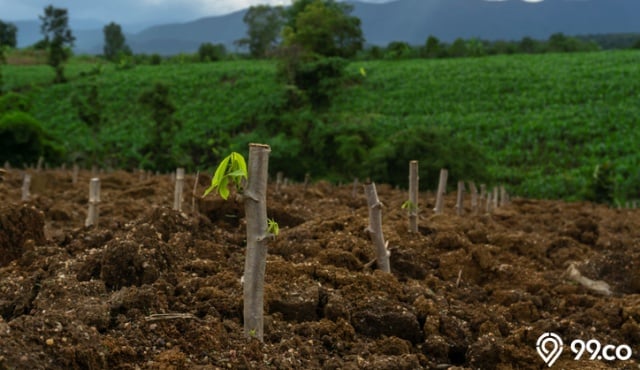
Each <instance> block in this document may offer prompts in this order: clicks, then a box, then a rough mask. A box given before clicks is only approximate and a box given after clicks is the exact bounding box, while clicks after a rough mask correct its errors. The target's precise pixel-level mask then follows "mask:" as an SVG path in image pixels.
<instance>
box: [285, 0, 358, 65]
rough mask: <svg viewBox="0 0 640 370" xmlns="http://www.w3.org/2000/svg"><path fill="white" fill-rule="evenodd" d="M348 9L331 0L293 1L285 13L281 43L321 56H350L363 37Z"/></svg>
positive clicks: (356, 20)
mask: <svg viewBox="0 0 640 370" xmlns="http://www.w3.org/2000/svg"><path fill="white" fill-rule="evenodd" d="M352 10H353V7H352V6H351V5H349V4H346V3H337V2H335V1H334V0H312V1H307V0H298V1H295V2H294V3H293V5H292V6H291V8H290V9H289V11H288V12H287V17H288V22H287V26H285V28H284V31H283V35H284V44H285V45H286V46H293V45H295V46H298V47H300V48H301V49H302V50H304V51H305V52H306V53H311V54H319V55H322V56H325V57H343V58H350V57H353V56H355V55H356V53H357V52H358V51H360V50H362V45H363V44H364V37H363V35H362V30H361V28H360V19H359V18H358V17H354V16H351V15H350V13H351V11H352Z"/></svg>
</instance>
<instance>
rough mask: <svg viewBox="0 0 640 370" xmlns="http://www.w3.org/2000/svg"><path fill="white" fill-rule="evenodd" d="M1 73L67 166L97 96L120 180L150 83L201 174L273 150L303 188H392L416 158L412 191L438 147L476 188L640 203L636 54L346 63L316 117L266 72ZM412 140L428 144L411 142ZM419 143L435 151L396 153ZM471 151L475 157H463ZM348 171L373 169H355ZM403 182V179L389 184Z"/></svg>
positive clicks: (82, 142) (265, 68) (271, 69)
mask: <svg viewBox="0 0 640 370" xmlns="http://www.w3.org/2000/svg"><path fill="white" fill-rule="evenodd" d="M3 68H4V69H5V73H4V75H5V76H6V77H5V83H6V84H7V85H8V86H7V87H9V88H15V87H21V88H22V89H23V90H25V87H30V88H28V89H26V91H28V94H30V95H31V97H32V101H33V108H32V112H31V113H32V114H33V115H34V116H35V117H36V118H37V119H38V120H40V121H41V122H42V123H43V124H44V126H45V127H46V128H47V129H48V130H49V131H50V132H51V133H52V134H54V136H56V137H57V138H59V139H60V140H61V141H62V142H63V144H64V147H65V149H66V153H67V156H68V157H69V158H66V160H72V159H74V158H78V157H81V156H82V153H84V152H86V151H87V150H88V148H87V146H89V145H91V144H88V143H90V142H91V140H88V138H89V136H90V132H89V129H88V128H86V127H85V126H84V125H83V124H82V123H81V121H80V120H79V119H78V117H77V112H76V111H75V109H73V107H72V104H71V99H70V96H71V95H72V94H73V93H74V91H76V90H77V89H78V88H79V86H80V85H83V84H87V83H95V84H96V85H97V86H98V89H99V95H100V98H101V100H102V101H103V102H104V115H105V117H106V123H105V124H104V125H103V127H102V128H101V132H100V141H101V144H100V145H101V146H102V147H103V149H104V150H105V151H108V152H109V153H110V160H111V162H110V163H112V164H115V165H126V166H130V167H132V166H135V165H136V163H137V161H139V160H141V157H142V154H140V153H139V151H140V149H141V148H142V147H143V146H144V145H145V140H147V136H148V135H147V132H149V129H150V127H151V125H152V120H151V118H150V115H149V113H148V112H147V111H145V109H144V108H143V107H141V106H140V105H139V104H135V101H136V99H137V97H138V96H139V95H140V94H141V92H142V91H144V90H145V89H147V88H149V86H151V85H152V84H153V83H155V82H156V81H163V82H165V83H168V84H169V86H170V88H171V98H172V99H173V101H174V103H175V105H176V106H177V107H178V111H177V113H176V118H177V119H178V120H179V121H181V122H182V124H183V126H182V130H181V131H180V132H179V133H178V134H177V135H176V137H175V141H176V148H177V149H175V150H176V156H183V157H185V158H188V161H187V162H189V163H186V165H187V167H189V166H191V167H199V168H202V169H205V168H210V167H212V166H214V165H215V164H216V163H215V162H216V161H217V160H218V159H219V158H221V157H222V156H224V155H226V154H227V153H228V151H230V150H238V151H242V150H245V148H246V144H247V142H250V141H260V142H266V143H269V144H270V145H271V146H272V148H273V154H272V168H273V170H276V169H277V170H282V171H284V172H285V173H290V174H291V176H294V177H295V176H304V173H305V172H310V173H311V174H312V176H314V177H316V178H317V177H323V176H325V177H326V176H328V177H331V178H340V177H339V176H338V174H342V175H343V176H344V179H346V178H348V177H350V176H362V175H369V174H371V175H372V176H374V177H375V176H380V177H385V176H386V178H385V180H389V179H392V180H393V178H394V177H393V176H395V175H394V173H402V174H405V173H406V168H402V169H399V170H398V171H395V170H394V168H395V167H398V166H400V165H401V163H404V162H403V161H404V159H406V158H404V157H409V156H416V155H417V156H421V157H419V158H415V159H418V160H420V161H421V163H429V162H430V163H433V166H432V167H427V170H426V171H428V172H429V173H424V174H423V173H421V178H422V179H426V180H427V181H426V183H431V182H433V184H434V186H435V182H436V176H437V173H436V171H435V170H434V169H436V168H437V167H439V166H449V167H452V166H453V167H455V166H456V164H454V163H452V162H453V161H452V160H450V159H447V160H442V159H439V158H433V156H430V153H429V152H430V151H437V152H443V151H446V150H447V148H450V150H451V151H453V152H452V153H450V156H451V157H452V158H459V159H460V160H462V161H465V162H471V161H474V158H475V159H477V160H478V161H479V162H478V163H477V165H478V166H480V167H481V169H482V172H483V175H484V176H485V180H487V181H489V182H492V181H493V182H495V183H506V184H510V190H511V191H512V192H513V193H516V194H520V195H525V196H533V197H553V198H556V197H562V198H569V199H571V198H580V197H583V196H584V189H585V188H586V187H588V186H589V184H590V183H591V182H592V175H593V172H594V169H595V168H596V166H598V165H603V164H605V163H608V162H609V163H611V165H612V166H613V168H614V175H615V182H616V196H617V197H618V198H620V199H631V198H633V199H635V198H638V197H640V166H639V165H640V163H639V162H640V154H639V153H638V151H637V150H636V149H635V147H634V144H635V143H638V142H639V140H640V131H639V130H637V129H636V127H637V126H638V120H639V118H638V117H640V105H639V104H638V103H639V102H640V82H639V81H640V78H639V77H640V53H639V52H637V51H615V52H595V53H576V54H545V55H515V56H496V57H486V58H474V59H451V60H407V61H369V62H354V63H352V64H351V65H350V66H349V73H348V74H349V76H348V81H347V82H346V83H345V86H344V88H343V89H341V90H340V92H339V93H338V94H337V95H336V96H334V99H333V104H332V106H331V107H330V108H328V109H327V110H326V111H322V112H314V111H311V110H310V109H308V108H290V107H288V106H287V104H288V101H289V100H288V94H289V93H290V91H289V90H288V89H287V87H284V86H283V85H281V84H280V83H279V82H278V81H276V79H275V71H276V65H275V62H270V61H229V62H219V63H213V64H184V65H161V66H136V67H134V68H131V69H125V70H118V69H117V68H116V67H114V66H111V65H107V66H105V67H104V68H99V69H100V73H96V74H95V75H91V73H90V72H91V71H92V70H93V71H94V72H95V71H96V70H97V69H98V68H97V67H96V66H95V65H91V64H71V65H70V66H69V69H68V75H69V76H71V79H72V80H71V82H70V83H68V84H65V85H57V86H47V85H41V84H43V82H44V81H46V80H48V79H50V78H51V76H52V75H53V71H51V70H50V68H48V67H46V66H4V67H3ZM362 70H364V71H365V72H366V73H365V74H364V75H363V74H362ZM86 74H88V76H87V75H86ZM82 75H85V76H84V77H80V76H82ZM91 81H93V82H91ZM420 127H430V128H437V129H438V130H440V131H438V132H440V134H439V135H435V136H433V135H431V136H430V135H428V134H425V132H424V131H420V130H417V131H416V128H420ZM394 135H395V136H394ZM394 137H395V138H396V140H395V141H394V140H386V139H387V138H394ZM430 138H433V139H434V140H437V141H443V140H444V142H442V143H438V144H437V145H436V144H433V143H432V144H430V145H422V144H420V143H415V142H414V143H407V141H411V140H412V139H415V140H414V141H419V140H418V139H422V141H429V140H430ZM389 143H393V145H394V146H400V147H402V146H406V147H407V148H409V149H406V150H404V149H398V148H395V149H393V148H389V145H390V144H389ZM405 144H406V145H405ZM473 144H475V145H477V148H480V150H481V152H482V155H476V154H474V153H475V152H474V151H473V150H469V151H467V150H466V148H469V147H470V146H471V145H473ZM421 145H422V146H421ZM434 147H437V150H436V149H433V148H434ZM456 151H457V152H456ZM467 152H469V153H467ZM470 153H471V154H473V155H469V154H470ZM292 158H295V159H296V161H292V160H291V159H292ZM394 158H401V159H402V161H400V160H398V161H394ZM412 159H413V158H412ZM380 162H384V163H386V165H380ZM392 162H393V163H392ZM359 163H360V164H362V165H365V166H368V168H376V166H378V167H380V168H379V171H378V170H371V171H372V172H366V171H362V170H356V169H355V167H357V166H359ZM469 168H470V167H469V166H467V167H465V166H460V165H458V167H457V168H454V169H453V171H451V172H452V178H453V179H455V178H459V179H464V178H465V176H468V177H473V178H478V175H477V174H468V173H465V172H466V171H471V170H470V169H469ZM376 171H377V172H376ZM430 172H433V173H430ZM430 180H433V181H430ZM392 182H393V181H392ZM405 182H406V176H404V175H403V177H402V178H401V179H397V183H399V184H401V185H402V184H404V183H405ZM421 183H425V181H421Z"/></svg>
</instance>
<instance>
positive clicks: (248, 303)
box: [242, 144, 271, 341]
mask: <svg viewBox="0 0 640 370" xmlns="http://www.w3.org/2000/svg"><path fill="white" fill-rule="evenodd" d="M270 152H271V148H270V147H269V146H268V145H263V144H249V164H248V166H247V173H248V181H247V187H246V189H245V190H244V192H243V194H242V195H243V198H244V209H245V215H246V218H247V251H246V257H245V263H244V276H243V278H244V286H243V288H244V292H243V296H244V312H243V314H244V333H245V336H247V337H249V338H256V339H258V340H260V341H263V338H264V320H263V304H264V303H263V302H264V272H265V267H266V262H267V241H268V239H269V237H270V235H269V234H268V231H267V181H268V179H269V172H268V171H269V153H270Z"/></svg>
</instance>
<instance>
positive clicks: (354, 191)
mask: <svg viewBox="0 0 640 370" xmlns="http://www.w3.org/2000/svg"><path fill="white" fill-rule="evenodd" d="M356 196H358V178H357V177H356V178H355V179H353V187H352V188H351V198H355V197H356Z"/></svg>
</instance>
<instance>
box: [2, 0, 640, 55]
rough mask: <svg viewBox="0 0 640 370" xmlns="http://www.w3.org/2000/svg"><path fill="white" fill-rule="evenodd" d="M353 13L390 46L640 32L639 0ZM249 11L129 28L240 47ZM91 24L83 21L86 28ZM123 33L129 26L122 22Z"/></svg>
mask: <svg viewBox="0 0 640 370" xmlns="http://www.w3.org/2000/svg"><path fill="white" fill-rule="evenodd" d="M352 3H353V4H354V15H356V16H358V17H359V18H360V19H361V20H362V29H363V32H364V34H365V38H366V40H367V43H368V44H375V45H381V46H384V45H386V44H388V43H389V42H391V41H406V42H409V43H411V44H422V43H424V42H425V40H426V38H427V37H428V36H429V35H434V36H436V37H438V38H440V39H441V40H443V41H447V42H451V41H453V40H454V39H455V38H458V37H462V38H472V37H478V38H481V39H488V40H498V39H502V40H517V39H521V38H522V37H524V36H530V37H533V38H537V39H546V38H548V37H549V35H551V34H553V33H556V32H563V33H565V34H567V35H587V34H606V33H640V23H639V22H637V19H635V18H636V16H635V15H636V14H640V1H638V0H580V1H578V0H545V1H542V2H539V3H528V2H524V1H521V0H507V1H483V0H398V1H395V2H390V3H382V4H374V3H362V2H352ZM245 12H246V10H242V11H238V12H234V13H230V14H227V15H223V16H214V17H205V18H201V19H197V20H194V21H191V22H185V23H172V24H161V25H157V26H152V27H149V28H146V29H144V30H142V31H140V32H137V33H126V37H127V42H128V43H129V45H130V46H131V47H132V49H133V50H134V52H136V53H160V54H175V53H179V52H194V51H195V50H197V48H198V46H199V45H200V44H201V43H203V42H212V43H222V44H225V45H226V46H227V48H229V49H231V50H234V48H235V47H234V46H233V42H234V41H235V40H237V39H240V38H242V37H245V35H246V26H245V24H244V23H243V22H242V17H243V16H244V14H245ZM86 23H87V22H82V23H80V22H79V23H78V24H82V25H83V26H85V27H86V26H87V24H86ZM15 24H16V26H17V27H18V45H19V46H20V47H24V46H28V45H31V44H33V43H35V42H36V41H38V40H39V39H40V38H41V37H42V36H41V34H40V22H39V21H20V22H15ZM102 27H103V25H100V24H96V27H95V28H94V29H80V28H78V29H73V32H74V35H75V36H76V46H75V51H76V52H79V53H100V52H101V51H102V43H103V34H102ZM123 28H124V30H125V32H126V31H127V27H126V25H125V26H123Z"/></svg>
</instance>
